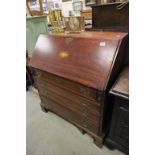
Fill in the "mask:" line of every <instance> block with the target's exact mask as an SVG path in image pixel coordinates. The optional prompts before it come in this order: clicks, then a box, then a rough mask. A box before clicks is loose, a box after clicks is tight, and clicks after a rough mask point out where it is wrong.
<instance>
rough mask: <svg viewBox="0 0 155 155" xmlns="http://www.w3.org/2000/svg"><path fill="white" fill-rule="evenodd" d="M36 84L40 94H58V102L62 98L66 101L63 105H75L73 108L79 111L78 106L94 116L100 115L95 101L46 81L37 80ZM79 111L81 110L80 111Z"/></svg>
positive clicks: (50, 95) (98, 106)
mask: <svg viewBox="0 0 155 155" xmlns="http://www.w3.org/2000/svg"><path fill="white" fill-rule="evenodd" d="M37 86H38V89H39V92H40V95H44V96H49V97H52V96H53V97H54V96H56V95H57V96H58V98H59V99H58V102H62V100H64V101H66V102H65V103H64V106H67V107H72V106H76V108H75V110H77V111H80V108H81V107H82V108H83V107H84V108H87V109H88V110H89V111H90V113H92V114H94V115H95V116H100V105H99V104H97V103H96V102H93V101H90V100H88V99H86V98H84V97H81V96H78V95H76V94H74V93H72V92H70V91H67V90H65V89H62V88H59V87H57V86H55V85H53V84H49V83H46V82H44V81H43V82H41V83H40V82H37ZM80 112H81V111H80Z"/></svg>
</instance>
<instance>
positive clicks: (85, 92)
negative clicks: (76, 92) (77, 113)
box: [80, 87, 90, 95]
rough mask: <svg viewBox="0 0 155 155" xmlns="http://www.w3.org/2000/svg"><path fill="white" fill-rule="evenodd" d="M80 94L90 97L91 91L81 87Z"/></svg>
mask: <svg viewBox="0 0 155 155" xmlns="http://www.w3.org/2000/svg"><path fill="white" fill-rule="evenodd" d="M80 92H81V93H82V94H84V95H89V94H90V90H89V89H87V88H83V87H80Z"/></svg>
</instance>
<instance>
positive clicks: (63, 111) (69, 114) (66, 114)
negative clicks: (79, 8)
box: [41, 97, 98, 134]
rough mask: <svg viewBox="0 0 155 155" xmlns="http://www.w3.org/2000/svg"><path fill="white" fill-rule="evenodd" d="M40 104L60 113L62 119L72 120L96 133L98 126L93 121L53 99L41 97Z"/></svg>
mask: <svg viewBox="0 0 155 155" xmlns="http://www.w3.org/2000/svg"><path fill="white" fill-rule="evenodd" d="M41 99H42V105H43V106H45V107H46V108H47V109H49V110H51V111H52V112H54V113H56V114H58V115H60V116H61V117H63V118H64V119H66V120H68V121H70V122H72V123H73V124H76V125H79V126H80V127H83V128H84V129H88V130H90V131H92V132H93V133H96V134H98V127H96V126H95V125H94V124H93V123H91V122H89V121H88V120H87V119H85V118H83V117H82V116H81V115H79V114H78V113H75V112H73V111H70V110H69V109H67V108H65V107H63V106H61V105H59V104H57V103H56V102H55V101H52V100H49V99H47V98H46V97H41Z"/></svg>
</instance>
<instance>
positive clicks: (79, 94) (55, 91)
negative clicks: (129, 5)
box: [29, 32, 128, 146]
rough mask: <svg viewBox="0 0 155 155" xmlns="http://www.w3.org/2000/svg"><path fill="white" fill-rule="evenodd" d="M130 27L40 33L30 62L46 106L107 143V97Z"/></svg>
mask: <svg viewBox="0 0 155 155" xmlns="http://www.w3.org/2000/svg"><path fill="white" fill-rule="evenodd" d="M127 42H128V34H127V33H119V32H81V33H79V34H51V33H47V34H41V35H40V36H39V38H38V41H37V43H36V46H35V49H34V52H33V55H32V57H31V60H30V64H29V65H30V66H31V67H33V69H34V70H35V76H34V80H35V83H36V84H37V88H38V91H39V95H40V99H41V107H42V109H43V110H44V111H48V110H50V111H52V112H54V113H56V114H58V115H59V116H61V117H63V118H64V119H66V120H68V121H69V122H71V123H73V124H74V125H76V126H77V127H78V128H80V129H81V130H82V131H83V132H87V133H88V134H90V135H91V136H92V137H93V138H94V142H95V143H96V144H97V145H98V146H102V143H103V139H104V137H105V135H106V130H105V129H106V122H107V120H108V117H106V116H107V115H106V97H107V95H106V94H107V92H108V89H109V88H110V87H111V85H112V82H113V81H114V79H115V77H116V76H117V74H118V73H119V71H120V69H121V67H122V64H123V61H124V58H123V57H124V55H125V53H126V50H125V49H126V46H127Z"/></svg>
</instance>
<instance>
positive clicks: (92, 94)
mask: <svg viewBox="0 0 155 155" xmlns="http://www.w3.org/2000/svg"><path fill="white" fill-rule="evenodd" d="M36 72H37V77H36V79H37V80H41V81H46V82H48V83H51V84H54V85H56V86H58V87H61V88H64V89H67V90H69V91H71V92H74V93H76V94H78V95H81V96H83V97H86V98H88V99H90V100H94V101H98V102H99V101H100V100H101V96H100V95H101V92H99V94H100V95H98V94H97V91H96V90H94V89H92V88H88V87H85V86H83V85H81V84H78V83H76V82H73V81H70V80H67V79H65V78H61V77H58V76H55V75H52V74H49V73H47V72H43V71H39V70H36Z"/></svg>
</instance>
